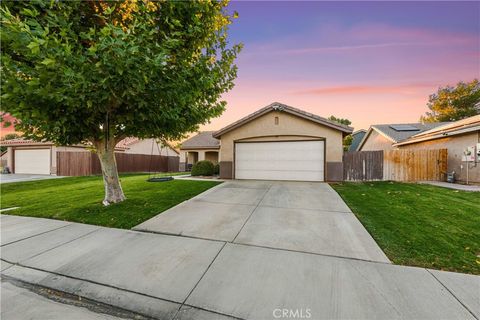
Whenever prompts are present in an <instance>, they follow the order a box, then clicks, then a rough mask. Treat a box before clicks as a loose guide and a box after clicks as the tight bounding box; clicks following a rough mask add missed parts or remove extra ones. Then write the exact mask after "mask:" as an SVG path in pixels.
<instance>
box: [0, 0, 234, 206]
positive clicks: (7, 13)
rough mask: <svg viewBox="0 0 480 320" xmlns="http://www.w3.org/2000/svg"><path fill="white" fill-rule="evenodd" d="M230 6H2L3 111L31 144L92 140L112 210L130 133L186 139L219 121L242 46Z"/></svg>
mask: <svg viewBox="0 0 480 320" xmlns="http://www.w3.org/2000/svg"><path fill="white" fill-rule="evenodd" d="M226 6H227V1H215V0H212V1H158V2H157V1H149V0H144V1H141V0H140V1H135V0H131V1H119V2H116V1H95V0H90V1H44V0H31V1H19V2H16V1H3V2H2V4H1V15H2V17H1V46H2V57H1V72H2V80H1V84H2V96H1V105H2V111H4V112H9V113H11V114H12V115H13V116H15V117H16V118H17V119H20V121H19V122H18V123H16V129H18V130H19V131H21V132H22V133H23V136H24V137H25V138H30V139H34V140H37V141H38V140H49V141H53V142H54V143H56V144H59V145H71V144H77V143H89V144H91V145H92V147H93V148H94V149H95V151H96V152H97V154H98V156H99V158H100V162H101V167H102V172H103V179H104V185H105V199H104V201H103V203H104V204H105V205H108V204H110V203H116V202H120V201H123V200H124V199H125V196H124V194H123V191H122V188H121V185H120V181H119V179H118V172H117V167H116V162H115V156H114V148H115V145H116V144H117V143H118V142H119V141H120V140H122V139H124V138H125V137H129V136H135V137H139V138H159V139H166V140H169V139H171V140H177V139H180V138H181V137H182V136H183V135H184V134H185V133H187V132H192V131H196V130H197V129H198V125H199V124H204V123H206V122H208V121H209V119H211V118H212V117H217V116H219V115H220V114H221V113H222V112H223V111H224V109H225V105H226V102H225V101H222V100H221V95H222V94H223V93H224V92H226V91H228V90H230V89H231V88H232V87H233V80H234V79H235V77H236V71H237V69H236V66H235V65H234V60H235V58H236V56H237V54H238V52H239V50H240V45H230V44H229V43H228V41H227V29H228V25H229V24H230V23H231V22H232V19H233V18H235V16H236V13H235V14H229V13H228V12H227V10H226Z"/></svg>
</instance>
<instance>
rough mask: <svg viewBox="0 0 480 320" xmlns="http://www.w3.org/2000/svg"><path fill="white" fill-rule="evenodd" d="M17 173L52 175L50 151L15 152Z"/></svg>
mask: <svg viewBox="0 0 480 320" xmlns="http://www.w3.org/2000/svg"><path fill="white" fill-rule="evenodd" d="M15 173H30V174H50V149H32V150H15Z"/></svg>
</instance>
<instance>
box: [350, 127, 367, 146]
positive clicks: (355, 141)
mask: <svg viewBox="0 0 480 320" xmlns="http://www.w3.org/2000/svg"><path fill="white" fill-rule="evenodd" d="M366 133H367V130H365V129H360V130H357V131H355V132H354V133H352V144H351V145H350V147H349V148H348V151H358V150H357V149H358V146H359V145H360V142H361V141H362V140H363V137H364V136H365V134H366Z"/></svg>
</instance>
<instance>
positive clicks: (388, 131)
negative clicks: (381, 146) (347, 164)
mask: <svg viewBox="0 0 480 320" xmlns="http://www.w3.org/2000/svg"><path fill="white" fill-rule="evenodd" d="M448 123H449V122H435V123H393V124H375V125H372V126H370V128H369V129H368V131H367V133H366V134H365V136H364V137H363V139H362V141H361V142H360V144H359V145H358V149H357V150H360V149H361V148H362V147H363V145H364V144H365V142H366V141H367V140H368V138H369V137H370V134H371V133H372V131H376V132H377V133H379V134H380V135H382V136H383V137H385V138H386V139H388V140H390V141H391V142H392V144H395V143H398V142H400V141H403V140H406V139H408V138H410V137H412V136H414V135H417V134H420V133H422V132H424V131H427V130H431V129H433V128H436V127H439V126H443V125H445V124H448ZM396 128H397V129H396ZM405 128H411V130H405ZM414 129H415V130H414Z"/></svg>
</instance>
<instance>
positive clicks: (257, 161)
mask: <svg viewBox="0 0 480 320" xmlns="http://www.w3.org/2000/svg"><path fill="white" fill-rule="evenodd" d="M324 159H325V148H324V141H288V142H242V143H238V142H237V143H236V144H235V178H236V179H259V180H298V181H323V180H324Z"/></svg>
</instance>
